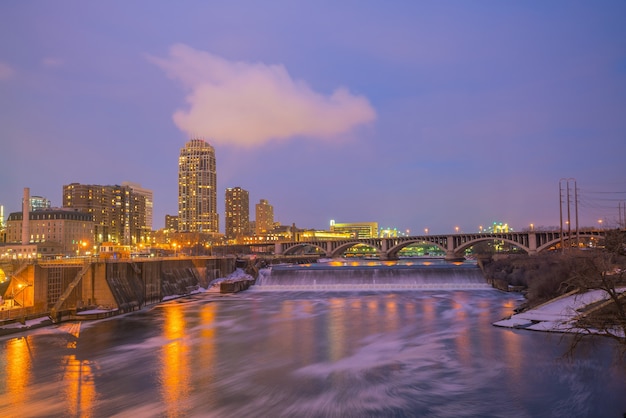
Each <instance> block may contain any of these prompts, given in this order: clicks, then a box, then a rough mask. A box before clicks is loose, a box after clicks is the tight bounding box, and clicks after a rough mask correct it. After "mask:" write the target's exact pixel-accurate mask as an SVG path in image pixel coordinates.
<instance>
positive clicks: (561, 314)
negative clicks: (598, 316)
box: [494, 287, 626, 337]
mask: <svg viewBox="0 0 626 418" xmlns="http://www.w3.org/2000/svg"><path fill="white" fill-rule="evenodd" d="M616 290H617V291H618V292H619V293H620V294H621V295H622V296H621V297H625V296H626V287H622V288H619V289H616ZM608 300H609V296H608V294H607V293H606V292H605V291H604V290H592V291H589V292H586V293H578V292H577V291H573V292H569V293H567V294H565V295H562V296H559V297H557V298H555V299H552V300H550V301H549V302H546V303H544V304H542V305H539V306H536V307H534V308H532V309H528V310H526V311H524V312H520V313H517V314H514V315H512V316H511V317H509V318H506V319H503V320H500V321H497V322H494V325H495V326H498V327H505V328H517V329H527V330H533V331H547V332H586V333H595V334H603V333H605V332H604V331H601V330H599V329H597V330H594V329H588V328H585V329H582V328H579V327H577V321H578V320H579V319H580V318H582V317H583V316H585V315H586V313H587V311H588V308H589V307H592V306H597V305H598V304H601V303H603V302H606V301H608ZM621 333H622V334H623V331H622V332H621ZM622 337H623V335H622Z"/></svg>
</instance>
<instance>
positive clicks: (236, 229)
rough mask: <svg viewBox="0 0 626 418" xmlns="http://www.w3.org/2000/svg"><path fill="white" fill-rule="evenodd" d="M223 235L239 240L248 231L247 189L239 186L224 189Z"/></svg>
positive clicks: (248, 206) (229, 238)
mask: <svg viewBox="0 0 626 418" xmlns="http://www.w3.org/2000/svg"><path fill="white" fill-rule="evenodd" d="M224 202H225V206H226V208H225V212H224V222H225V224H226V225H225V231H224V232H225V236H226V239H227V240H240V239H241V238H242V237H243V236H245V235H248V234H249V233H250V200H249V194H248V191H247V190H244V189H242V188H241V187H233V188H228V189H226V196H225V199H224Z"/></svg>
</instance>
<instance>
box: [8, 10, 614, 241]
mask: <svg viewBox="0 0 626 418" xmlns="http://www.w3.org/2000/svg"><path fill="white" fill-rule="evenodd" d="M0 34H1V35H2V36H0V144H1V148H0V205H4V208H5V217H6V216H7V214H8V213H9V212H14V211H18V210H20V201H21V197H22V190H23V188H24V187H29V188H30V191H31V194H32V195H39V196H44V197H47V198H48V199H50V200H51V201H52V205H53V206H61V205H62V187H63V185H64V184H69V183H73V182H77V183H83V184H102V185H108V184H121V183H122V182H124V181H131V182H134V183H139V184H141V185H142V186H143V187H145V188H148V189H152V190H153V192H154V225H153V227H154V228H155V229H157V228H161V227H163V226H164V217H165V215H166V214H177V211H178V206H177V193H178V189H177V173H178V166H177V164H178V155H179V151H180V148H181V147H183V146H184V144H185V142H186V141H187V140H188V139H189V138H190V136H191V135H195V136H199V137H203V138H205V139H206V140H207V141H208V142H210V143H211V144H212V145H213V146H214V147H215V149H216V158H217V169H218V173H217V178H218V212H219V213H220V229H221V230H222V231H223V229H224V217H223V216H224V215H223V214H224V191H225V189H226V188H228V187H235V186H240V187H242V188H244V189H246V190H248V191H249V192H250V204H251V218H254V204H255V203H257V202H258V201H259V199H267V200H269V202H270V203H271V204H272V205H273V206H274V212H275V218H276V221H278V222H281V223H283V224H292V223H295V224H296V225H297V226H298V227H301V228H317V229H327V228H328V224H329V221H330V220H331V219H334V220H335V221H336V222H370V221H376V222H378V223H379V226H380V227H397V228H398V229H400V230H403V231H404V230H407V229H408V230H410V232H411V234H421V233H423V231H424V228H429V231H430V232H431V233H448V232H452V231H453V230H454V228H455V226H458V227H459V228H460V230H462V231H465V232H473V231H477V230H478V226H479V225H487V224H489V223H490V222H493V221H503V222H508V223H509V224H510V225H512V226H513V227H514V228H515V229H517V230H521V229H524V228H527V227H528V225H529V224H530V223H533V224H534V225H536V226H556V225H558V224H559V193H558V191H559V179H561V178H575V179H576V182H577V185H578V188H579V190H578V195H579V201H580V202H579V219H580V225H581V226H597V225H598V219H603V220H604V222H606V225H611V224H613V225H615V224H616V222H617V218H618V205H619V204H620V202H626V2H624V1H622V0H619V1H601V2H588V1H584V2H579V1H549V2H545V1H523V2H522V1H518V2H510V1H509V2H501V1H472V2H470V1H458V2H422V1H396V2H383V1H356V0H355V1H342V2H334V1H311V2H292V1H269V2H254V1H239V2H227V1H181V2H165V1H147V0H146V1H141V0H136V1H130V2H129V1H121V0H113V1H106V2H83V1H66V0H59V1H54V2H52V1H18V0H5V1H2V2H0ZM622 204H624V203H622Z"/></svg>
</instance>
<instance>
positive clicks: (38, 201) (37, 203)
mask: <svg viewBox="0 0 626 418" xmlns="http://www.w3.org/2000/svg"><path fill="white" fill-rule="evenodd" d="M30 207H31V209H32V210H42V209H50V201H49V200H48V199H46V198H45V197H41V196H31V197H30Z"/></svg>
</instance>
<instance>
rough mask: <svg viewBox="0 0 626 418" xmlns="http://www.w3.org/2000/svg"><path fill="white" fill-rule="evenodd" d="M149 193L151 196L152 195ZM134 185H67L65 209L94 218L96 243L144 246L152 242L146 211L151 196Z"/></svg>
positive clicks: (65, 189)
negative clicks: (87, 214) (135, 188)
mask: <svg viewBox="0 0 626 418" xmlns="http://www.w3.org/2000/svg"><path fill="white" fill-rule="evenodd" d="M148 192H149V193H148ZM148 194H149V195H150V196H151V194H152V192H151V191H148V190H146V189H141V192H137V191H135V190H134V189H133V187H131V186H119V185H113V186H101V185H95V184H79V183H71V184H68V185H65V186H63V207H64V208H68V209H78V210H80V211H82V212H85V213H89V214H91V215H92V216H93V222H94V237H93V239H92V240H93V241H94V242H95V243H96V244H101V243H103V242H116V243H119V244H123V245H133V246H135V245H140V244H145V243H146V242H148V241H149V237H148V234H149V233H150V227H149V226H148V220H147V215H146V208H148V207H149V206H151V204H152V203H151V198H150V202H148V198H147V195H148Z"/></svg>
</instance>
